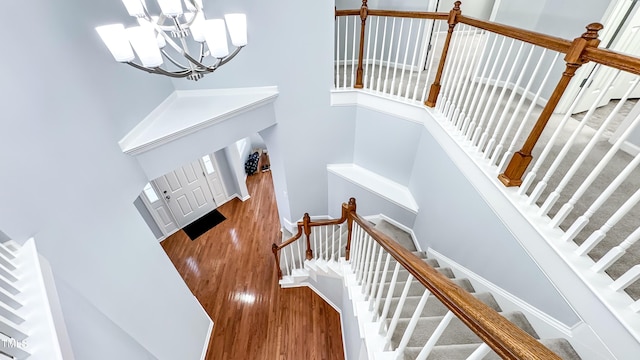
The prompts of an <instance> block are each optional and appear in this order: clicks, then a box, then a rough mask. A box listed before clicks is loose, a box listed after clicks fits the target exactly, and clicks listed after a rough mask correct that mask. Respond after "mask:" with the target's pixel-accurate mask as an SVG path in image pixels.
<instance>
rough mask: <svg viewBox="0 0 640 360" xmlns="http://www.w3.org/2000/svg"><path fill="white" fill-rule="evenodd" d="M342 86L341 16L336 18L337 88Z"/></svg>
mask: <svg viewBox="0 0 640 360" xmlns="http://www.w3.org/2000/svg"><path fill="white" fill-rule="evenodd" d="M338 88H340V18H337V19H336V89H338Z"/></svg>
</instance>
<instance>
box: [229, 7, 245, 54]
mask: <svg viewBox="0 0 640 360" xmlns="http://www.w3.org/2000/svg"><path fill="white" fill-rule="evenodd" d="M224 18H225V20H226V21H227V28H229V36H230V37H231V43H232V44H233V45H234V46H245V45H247V16H246V15H245V14H226V15H225V16H224Z"/></svg>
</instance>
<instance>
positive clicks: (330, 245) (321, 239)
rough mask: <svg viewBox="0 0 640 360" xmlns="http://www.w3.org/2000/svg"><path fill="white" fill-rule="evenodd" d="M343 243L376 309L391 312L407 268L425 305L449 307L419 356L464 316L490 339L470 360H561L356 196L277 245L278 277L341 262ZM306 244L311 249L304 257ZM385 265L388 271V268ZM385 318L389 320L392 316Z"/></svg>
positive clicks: (305, 219)
mask: <svg viewBox="0 0 640 360" xmlns="http://www.w3.org/2000/svg"><path fill="white" fill-rule="evenodd" d="M343 230H344V232H346V236H342V235H341V234H342V233H343ZM323 233H324V234H323ZM336 233H339V234H338V235H337V234H336ZM336 241H338V242H336ZM301 242H302V244H301ZM343 244H344V245H345V248H344V250H345V255H346V260H347V261H350V262H351V268H352V269H353V271H354V272H355V276H356V278H357V280H358V281H359V283H360V284H361V285H362V288H363V292H364V293H365V294H364V295H365V298H366V300H368V301H369V303H370V306H371V307H372V308H379V307H380V306H382V304H381V302H382V301H384V305H383V307H384V309H387V311H388V309H389V304H390V303H391V301H392V300H391V297H392V294H393V293H394V291H395V290H394V288H395V286H396V279H397V278H398V273H399V271H400V270H401V269H404V270H407V271H408V272H409V274H410V275H409V278H408V279H407V282H406V283H405V288H406V289H408V286H410V284H411V282H412V281H413V280H415V281H417V282H418V283H420V284H421V285H422V286H424V294H423V299H422V301H421V303H422V306H424V302H426V298H427V297H428V296H429V295H433V296H435V298H437V299H438V300H439V301H440V302H441V303H442V304H443V305H444V306H445V307H446V308H447V309H448V310H449V314H448V315H447V316H445V317H444V318H443V319H442V322H441V324H440V325H439V328H441V329H440V330H439V331H438V330H436V331H435V333H434V334H433V335H432V337H431V338H430V339H429V341H428V342H427V343H426V344H425V346H424V347H423V349H422V351H421V353H420V355H418V359H426V358H427V356H428V355H429V352H430V351H431V350H433V347H434V345H435V344H436V343H437V341H438V338H439V336H440V335H441V334H442V331H444V329H445V328H446V327H447V326H448V324H449V322H450V321H451V319H452V318H453V316H455V317H457V318H458V319H460V320H461V321H462V323H464V324H465V325H466V326H467V327H468V328H469V329H471V330H472V331H473V332H474V333H475V334H476V335H477V336H478V337H479V338H480V339H482V341H483V342H484V344H482V345H479V346H478V348H477V349H476V350H475V351H474V352H473V354H472V355H471V356H470V357H468V359H481V358H482V357H484V356H485V355H486V354H487V353H488V352H490V350H491V349H493V350H494V351H495V352H496V353H497V354H499V355H500V356H501V357H502V358H504V359H545V360H547V359H560V358H559V357H558V356H557V355H556V354H555V353H553V352H552V351H551V350H549V349H547V348H546V347H545V346H544V345H542V344H541V343H540V342H538V341H537V340H536V339H534V338H533V337H532V336H531V335H529V334H528V333H527V332H525V331H523V330H522V329H520V328H519V327H517V326H516V325H514V324H513V323H511V322H510V321H509V320H507V319H506V318H505V317H503V316H502V315H500V314H499V313H497V312H496V311H495V310H494V309H492V308H491V307H489V306H487V305H486V304H484V303H483V302H481V301H480V300H478V299H476V298H475V297H474V296H472V295H471V294H470V293H468V292H467V291H465V290H464V289H463V288H461V287H460V286H458V285H457V284H455V283H454V282H452V281H451V280H449V278H447V277H446V276H444V275H442V274H441V273H439V272H438V271H437V270H435V269H434V268H433V267H431V266H430V265H429V264H427V263H426V262H424V261H423V260H422V259H420V258H419V257H417V256H416V255H415V254H413V253H412V252H410V251H408V250H407V249H405V248H403V247H402V245H400V244H398V243H397V242H396V241H394V240H393V239H391V238H390V237H389V236H387V235H385V234H384V233H382V232H380V231H379V230H378V229H376V228H374V227H372V226H371V224H370V223H369V222H368V221H367V220H366V219H364V218H363V217H361V216H360V215H358V214H357V212H356V201H355V199H354V198H351V199H350V200H349V202H348V203H344V204H342V216H341V218H340V219H336V220H323V221H311V220H310V217H309V215H308V214H305V215H304V217H303V220H302V221H300V222H298V232H297V233H296V235H294V236H293V237H291V238H290V239H288V240H286V241H284V242H283V243H282V244H280V245H276V244H273V245H272V250H273V254H274V256H275V259H276V268H277V271H278V275H279V277H280V278H282V270H283V267H284V271H286V272H287V275H289V276H295V273H294V272H295V271H296V270H297V269H302V268H304V265H303V262H304V260H305V259H306V260H312V259H315V260H317V261H318V260H319V261H322V262H331V260H333V261H332V263H336V261H337V260H338V259H339V257H340V254H341V251H342V245H343ZM352 244H353V246H354V247H353V251H352V248H351V246H352ZM303 248H304V249H305V250H304V253H305V256H304V258H303V255H302V249H303ZM336 250H337V251H336ZM314 254H315V255H314ZM281 256H282V258H281ZM392 260H395V262H396V264H397V265H395V268H394V269H393V270H391V268H390V261H392ZM383 263H384V269H383V268H382V264H383ZM387 274H392V275H391V283H390V285H388V286H386V285H385V284H386V283H385V281H388V280H387V279H386V277H387ZM384 289H386V290H387V295H386V298H385V299H386V300H383V297H384V294H383V292H384ZM405 292H406V291H405ZM403 298H406V294H405V295H403ZM400 301H401V303H400V304H399V305H398V306H397V308H396V313H397V314H400V311H401V310H402V306H403V300H400ZM421 312H422V308H421V307H420V306H418V308H417V309H416V310H415V312H414V315H413V318H415V321H417V319H418V317H419V316H420V314H421ZM381 317H382V318H385V317H386V315H384V316H381ZM397 321H398V318H397V317H396V316H394V320H392V322H391V323H390V324H389V328H388V329H386V330H387V338H388V340H389V339H390V338H391V334H392V333H393V332H394V329H395V327H396V324H397ZM415 321H413V322H414V326H413V327H412V326H411V325H409V326H408V327H407V329H406V330H404V333H403V335H402V340H401V341H400V343H399V345H398V347H397V348H396V349H393V350H395V351H396V352H397V353H398V354H402V350H403V349H404V347H406V346H407V343H408V341H409V339H410V338H411V336H412V332H413V330H414V328H415Z"/></svg>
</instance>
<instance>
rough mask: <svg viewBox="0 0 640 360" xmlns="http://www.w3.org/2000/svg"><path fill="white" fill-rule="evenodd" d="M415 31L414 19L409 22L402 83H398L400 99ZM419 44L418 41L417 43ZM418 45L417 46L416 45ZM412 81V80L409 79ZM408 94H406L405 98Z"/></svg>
mask: <svg viewBox="0 0 640 360" xmlns="http://www.w3.org/2000/svg"><path fill="white" fill-rule="evenodd" d="M412 30H413V19H410V21H409V31H408V32H407V45H406V46H405V48H404V60H403V61H402V74H400V82H399V83H398V93H397V94H396V95H397V96H398V97H400V91H401V90H402V86H403V85H404V73H405V71H407V58H408V57H409V45H411V34H412V32H411V31H412ZM416 43H417V41H416ZM416 45H417V44H416ZM394 78H395V76H394ZM409 79H411V78H409ZM406 95H407V94H406V93H405V96H406Z"/></svg>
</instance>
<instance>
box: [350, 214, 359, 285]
mask: <svg viewBox="0 0 640 360" xmlns="http://www.w3.org/2000/svg"><path fill="white" fill-rule="evenodd" d="M351 241H352V245H353V247H352V248H351V264H352V265H351V266H352V270H353V273H354V274H355V273H356V269H357V268H358V261H360V258H359V257H358V255H359V254H360V251H359V250H360V243H361V241H360V226H358V224H356V223H355V222H354V223H353V234H352V235H351Z"/></svg>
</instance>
